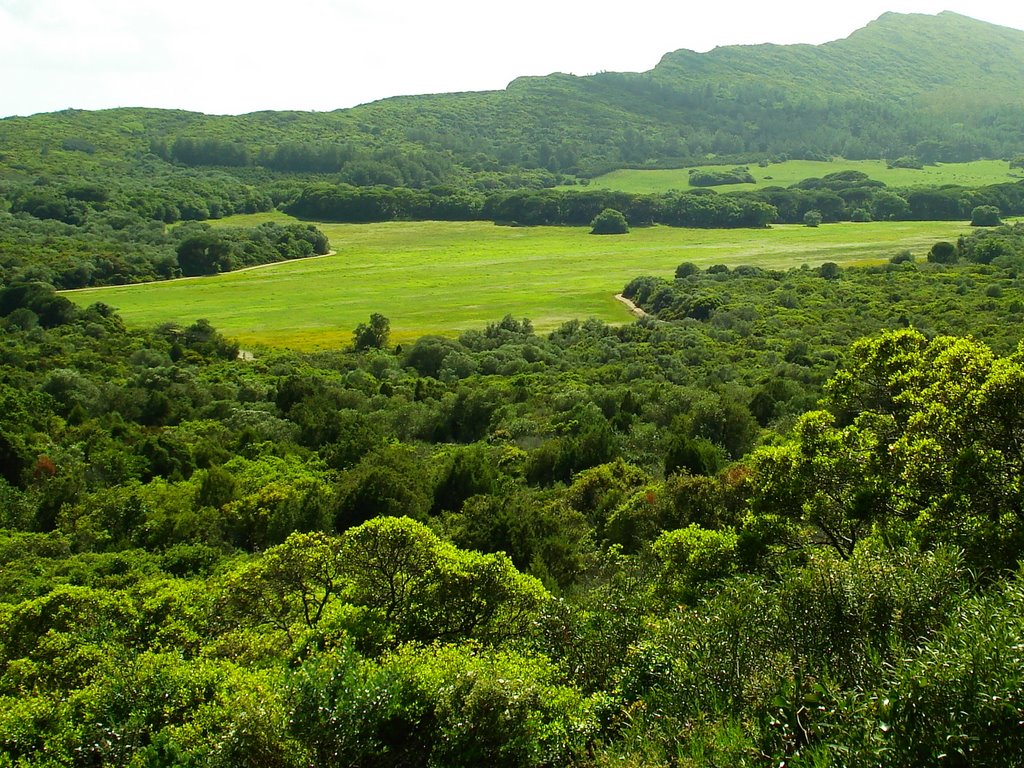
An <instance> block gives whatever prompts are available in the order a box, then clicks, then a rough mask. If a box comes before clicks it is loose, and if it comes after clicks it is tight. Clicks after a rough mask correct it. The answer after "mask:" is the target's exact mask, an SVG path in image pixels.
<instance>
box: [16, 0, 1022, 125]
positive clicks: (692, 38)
mask: <svg viewBox="0 0 1024 768" xmlns="http://www.w3.org/2000/svg"><path fill="white" fill-rule="evenodd" d="M264 8H265V9H266V10H263V9H264ZM942 10H951V11H956V12H957V13H962V14H964V15H966V16H972V17H974V18H976V19H982V20H984V21H990V22H993V23H996V24H1002V25H1004V26H1009V27H1015V28H1018V29H1024V3H1022V2H1020V0H970V1H967V0H935V1H931V0H860V1H859V2H856V3H835V4H832V3H828V2H823V1H822V0H773V1H770V0H718V1H717V2H715V1H714V0H712V1H711V2H708V1H707V0H700V1H699V2H698V1H697V0H674V2H673V1H671V0H627V2H617V3H605V2H600V0H597V1H596V2H595V1H594V0H587V2H582V1H580V0H510V1H509V2H488V0H433V2H430V1H429V0H420V1H419V2H414V1H410V0H289V1H288V2H276V3H273V4H270V3H262V2H261V1H260V0H0V116H7V115H15V114H17V115H27V114H32V113H35V112H49V111H54V110H60V109H66V108H71V107H73V108H77V109H103V108H107V107H129V106H143V107H169V108H179V109H189V110H195V111H200V112H208V113H214V114H238V113H243V112H253V111H257V110H262V109H298V110H319V111H328V110H332V109H338V108H341V107H350V106H353V105H355V104H360V103H363V102H367V101H374V100H376V99H381V98H385V97H387V96H397V95H402V94H414V93H438V92H447V91H469V90H489V89H497V88H504V87H505V85H507V84H508V82H509V81H510V80H512V79H513V78H515V77H517V76H519V75H546V74H549V73H551V72H571V73H574V74H578V75H586V74H591V73H593V72H598V71H601V70H609V71H632V72H637V71H644V70H648V69H650V68H651V67H653V66H654V65H655V64H656V63H657V62H658V60H659V59H660V58H661V56H662V54H664V53H667V52H668V51H673V50H676V49H679V48H690V49H693V50H697V51H705V50H709V49H710V48H713V47H714V46H716V45H730V44H735V43H761V42H772V43H822V42H825V41H827V40H834V39H837V38H840V37H846V36H847V35H849V34H850V33H851V32H852V31H853V30H855V29H857V28H858V27H862V26H864V24H866V23H867V22H868V21H870V20H871V19H874V18H876V17H878V16H879V15H881V14H882V13H884V12H885V11H897V12H901V13H912V12H913V13H938V12H939V11H942Z"/></svg>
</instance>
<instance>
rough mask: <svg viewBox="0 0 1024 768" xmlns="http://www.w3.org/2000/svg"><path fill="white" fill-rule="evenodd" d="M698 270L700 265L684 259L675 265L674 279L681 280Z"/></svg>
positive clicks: (696, 272)
mask: <svg viewBox="0 0 1024 768" xmlns="http://www.w3.org/2000/svg"><path fill="white" fill-rule="evenodd" d="M699 272H700V267H698V266H697V265H696V264H694V263H693V262H692V261H684V262H683V263H682V264H680V265H679V266H678V267H676V280H683V279H685V278H687V277H690V276H691V275H696V274H698V273H699Z"/></svg>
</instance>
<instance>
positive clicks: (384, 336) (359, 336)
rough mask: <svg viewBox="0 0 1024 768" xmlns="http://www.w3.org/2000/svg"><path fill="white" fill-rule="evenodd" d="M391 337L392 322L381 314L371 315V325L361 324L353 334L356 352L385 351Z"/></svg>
mask: <svg viewBox="0 0 1024 768" xmlns="http://www.w3.org/2000/svg"><path fill="white" fill-rule="evenodd" d="M390 335H391V321H390V320H388V319H387V318H386V317H384V315H382V314H380V313H379V312H374V313H373V314H372V315H370V322H369V323H360V324H359V325H357V326H356V329H355V330H354V331H353V332H352V343H353V344H354V346H355V348H356V350H362V349H384V347H386V346H387V345H388V336H390Z"/></svg>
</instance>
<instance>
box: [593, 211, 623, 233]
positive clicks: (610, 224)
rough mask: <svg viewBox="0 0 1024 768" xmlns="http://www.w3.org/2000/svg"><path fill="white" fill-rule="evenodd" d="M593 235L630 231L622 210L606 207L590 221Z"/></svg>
mask: <svg viewBox="0 0 1024 768" xmlns="http://www.w3.org/2000/svg"><path fill="white" fill-rule="evenodd" d="M590 226H591V230H590V234H592V235H624V234H626V233H627V232H629V224H628V223H627V222H626V217H625V216H623V215H622V212H621V211H616V210H615V209H614V208H605V209H604V210H603V211H601V212H600V213H599V214H597V216H595V217H594V220H593V221H592V222H590Z"/></svg>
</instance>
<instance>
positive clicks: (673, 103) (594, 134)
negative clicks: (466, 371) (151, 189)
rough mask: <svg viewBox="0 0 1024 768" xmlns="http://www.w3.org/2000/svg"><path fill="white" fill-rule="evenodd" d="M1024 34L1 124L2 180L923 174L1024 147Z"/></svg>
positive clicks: (974, 25)
mask: <svg viewBox="0 0 1024 768" xmlns="http://www.w3.org/2000/svg"><path fill="white" fill-rule="evenodd" d="M1022 75H1024V32H1021V31H1019V30H1013V29H1008V28H1004V27H999V26H995V25H992V24H988V23H984V22H980V21H976V20H973V19H970V18H967V17H964V16H960V15H957V14H954V13H948V12H946V13H941V14H938V15H937V16H928V15H921V14H894V13H888V14H885V15H883V16H882V17H881V18H879V19H877V20H876V21H874V22H872V23H870V24H868V25H867V26H866V27H864V28H863V29H860V30H857V31H856V32H854V33H853V34H851V35H850V36H849V37H847V38H845V39H842V40H837V41H834V42H830V43H825V44H823V45H819V46H811V45H756V46H728V47H722V48H716V49H715V50H712V51H710V52H708V53H695V52H693V51H687V50H679V51H675V52H672V53H669V54H666V55H665V56H664V57H663V59H662V60H661V62H660V63H659V64H658V65H657V66H656V67H655V68H654V69H653V70H651V71H649V72H645V73H610V72H609V73H600V74H596V75H592V76H587V77H575V76H571V75H565V74H552V75H549V76H547V77H528V78H520V79H517V80H515V81H513V82H512V83H510V84H509V86H508V87H507V88H506V89H505V90H502V91H488V92H475V93H455V94H440V95H430V96H411V97H398V98H393V99H386V100H383V101H379V102H375V103H372V104H367V105H362V106H359V107H356V108H353V109H347V110H339V111H335V112H331V113H299V112H257V113H253V114H249V115H241V116H210V115H202V114H197V113H189V112H180V111H168V110H150V109H117V110H106V111H99V112H81V111H65V112H60V113H53V114H45V115H35V116H32V117H25V118H8V119H6V120H2V121H0V178H2V179H6V180H7V181H8V183H10V182H11V181H19V180H21V181H24V180H27V179H29V178H34V177H35V176H37V175H38V174H47V175H48V176H51V177H52V176H57V177H60V176H63V175H81V174H85V173H88V174H96V173H99V172H101V171H102V172H104V173H109V172H117V173H119V174H123V173H125V172H131V173H135V174H144V175H146V176H147V177H152V175H153V173H154V172H156V173H158V174H159V173H160V172H163V171H164V170H166V168H167V165H168V163H172V164H174V165H177V166H182V165H183V166H189V167H206V166H219V167H222V168H226V169H229V170H230V172H231V173H232V175H234V176H236V177H240V178H242V179H244V180H245V181H247V182H248V183H259V184H265V183H266V182H267V181H268V180H273V179H277V178H279V177H278V176H274V175H272V174H275V173H276V174H282V173H300V174H311V173H312V174H326V175H329V176H331V178H332V179H334V180H340V181H346V182H349V183H354V184H386V185H397V186H412V187H426V186H431V185H436V184H441V183H445V184H452V183H455V184H464V183H473V184H475V185H477V186H478V187H481V188H487V187H493V186H495V185H505V186H521V185H534V186H535V185H549V184H553V183H556V182H557V181H559V180H560V179H559V177H560V176H564V175H570V176H592V175H596V174H598V173H601V172H605V171H608V170H611V169H613V168H618V167H629V166H632V167H670V166H680V165H687V164H698V163H702V162H707V161H708V159H709V158H712V157H715V158H729V159H732V158H735V159H743V160H745V161H748V162H750V161H753V160H756V159H758V158H762V157H769V156H771V157H773V158H778V157H781V156H787V157H792V158H802V159H822V158H825V157H829V156H833V155H842V156H843V157H846V158H848V159H864V158H897V157H900V156H905V155H909V156H916V157H917V158H918V159H919V160H921V161H923V162H926V163H927V162H934V161H943V162H952V161H963V160H972V159H977V158H981V157H1005V156H1009V155H1012V154H1015V153H1018V152H1020V151H1021V149H1022V148H1024V96H1022V92H1021V90H1020V89H1019V88H1018V87H1017V84H1019V83H1020V82H1021V78H1022Z"/></svg>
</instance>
